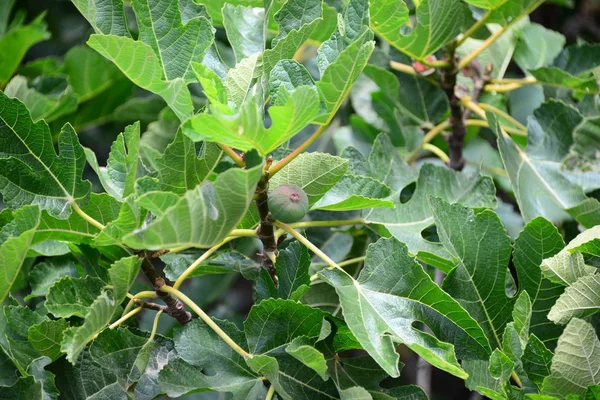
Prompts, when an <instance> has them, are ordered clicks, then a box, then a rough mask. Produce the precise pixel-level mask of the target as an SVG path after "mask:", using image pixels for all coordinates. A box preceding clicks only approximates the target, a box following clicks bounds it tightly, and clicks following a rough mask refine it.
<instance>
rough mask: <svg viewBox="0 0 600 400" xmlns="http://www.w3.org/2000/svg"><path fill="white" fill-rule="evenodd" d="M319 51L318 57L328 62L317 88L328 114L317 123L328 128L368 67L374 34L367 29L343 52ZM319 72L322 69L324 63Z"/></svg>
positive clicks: (336, 50) (324, 48)
mask: <svg viewBox="0 0 600 400" xmlns="http://www.w3.org/2000/svg"><path fill="white" fill-rule="evenodd" d="M334 35H336V34H335V33H334ZM326 45H327V42H326V43H324V44H323V45H321V47H320V48H319V56H318V57H323V58H326V59H327V60H328V64H327V66H326V67H325V69H324V70H323V72H322V75H321V79H320V80H319V81H318V82H317V88H318V90H319V95H320V97H321V101H322V103H323V105H324V106H325V110H326V113H325V114H324V115H321V116H319V117H318V118H317V119H316V121H315V122H317V123H321V124H328V123H329V122H331V120H332V119H333V117H334V115H335V113H336V112H337V110H338V109H339V108H340V106H341V105H342V103H343V102H344V101H345V99H346V96H347V95H348V93H350V89H351V88H352V85H353V84H354V82H355V81H356V79H357V78H358V76H359V75H360V73H361V72H362V70H363V68H364V67H365V66H366V65H367V62H368V60H369V56H370V55H371V53H372V52H373V49H374V47H375V44H374V42H373V32H371V31H370V30H369V29H366V28H365V29H364V30H363V31H362V33H361V34H360V35H359V36H357V37H356V39H355V40H354V41H353V42H352V43H350V44H349V45H348V46H347V47H345V48H343V50H341V51H340V50H339V49H338V48H332V47H329V46H326ZM319 68H320V69H322V65H321V63H320V64H319Z"/></svg>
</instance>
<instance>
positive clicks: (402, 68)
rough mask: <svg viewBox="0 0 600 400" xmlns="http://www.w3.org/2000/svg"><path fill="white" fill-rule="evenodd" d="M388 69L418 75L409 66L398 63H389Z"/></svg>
mask: <svg viewBox="0 0 600 400" xmlns="http://www.w3.org/2000/svg"><path fill="white" fill-rule="evenodd" d="M390 68H391V69H393V70H394V71H398V72H403V73H405V74H409V75H419V74H417V71H415V69H414V68H413V67H411V66H410V65H406V64H402V63H399V62H398V61H390Z"/></svg>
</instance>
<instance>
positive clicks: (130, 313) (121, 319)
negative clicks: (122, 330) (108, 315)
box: [108, 307, 142, 329]
mask: <svg viewBox="0 0 600 400" xmlns="http://www.w3.org/2000/svg"><path fill="white" fill-rule="evenodd" d="M140 311H142V308H141V307H138V308H134V309H133V310H131V311H129V312H128V313H127V314H125V315H123V316H122V317H121V318H119V319H118V320H116V321H115V322H113V323H112V324H110V325H109V326H108V329H115V328H116V327H117V326H119V325H121V324H122V323H123V322H125V321H127V320H128V319H129V318H131V317H133V316H134V315H135V314H137V313H139V312H140Z"/></svg>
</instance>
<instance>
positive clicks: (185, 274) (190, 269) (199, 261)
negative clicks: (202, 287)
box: [173, 236, 236, 289]
mask: <svg viewBox="0 0 600 400" xmlns="http://www.w3.org/2000/svg"><path fill="white" fill-rule="evenodd" d="M235 238H236V236H228V237H226V238H225V239H223V240H222V241H221V242H220V243H217V244H216V245H214V246H213V247H211V248H210V249H208V250H206V251H205V252H204V254H202V255H201V256H200V257H199V258H198V259H197V260H196V261H194V262H193V263H192V265H190V266H189V267H187V268H186V270H185V271H183V273H182V274H181V275H179V278H177V280H176V281H175V283H174V284H173V288H175V289H179V287H180V286H181V284H182V283H183V281H185V280H186V279H187V278H188V276H190V274H191V273H192V272H194V270H195V269H196V268H198V267H199V266H200V265H201V264H202V263H203V262H205V261H206V260H208V258H209V257H210V256H212V255H213V254H214V253H215V252H216V251H217V250H219V248H221V246H223V245H224V244H226V243H228V242H230V241H232V240H233V239H235Z"/></svg>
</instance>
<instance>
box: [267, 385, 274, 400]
mask: <svg viewBox="0 0 600 400" xmlns="http://www.w3.org/2000/svg"><path fill="white" fill-rule="evenodd" d="M274 395H275V386H273V385H271V387H270V388H269V391H268V392H267V395H266V396H265V400H272V399H273V396H274Z"/></svg>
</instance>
